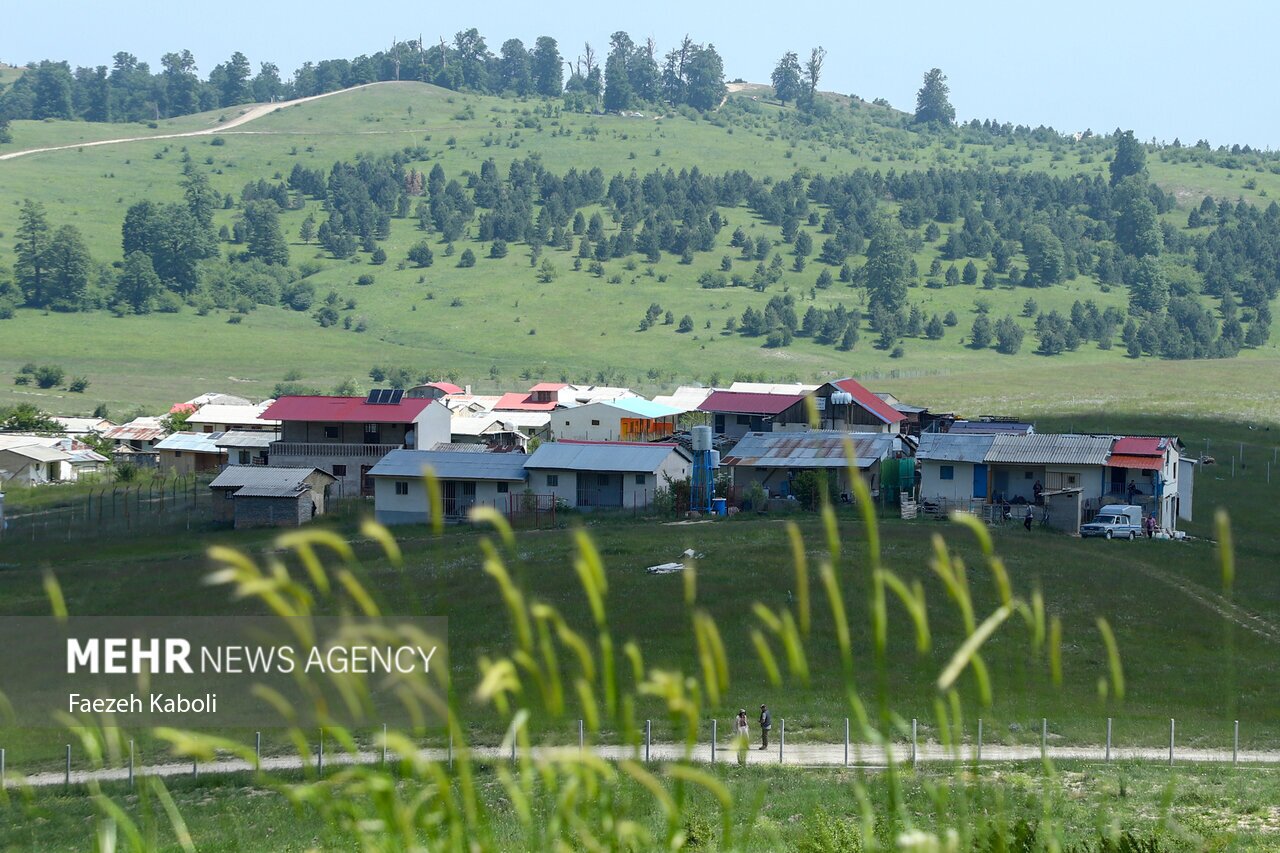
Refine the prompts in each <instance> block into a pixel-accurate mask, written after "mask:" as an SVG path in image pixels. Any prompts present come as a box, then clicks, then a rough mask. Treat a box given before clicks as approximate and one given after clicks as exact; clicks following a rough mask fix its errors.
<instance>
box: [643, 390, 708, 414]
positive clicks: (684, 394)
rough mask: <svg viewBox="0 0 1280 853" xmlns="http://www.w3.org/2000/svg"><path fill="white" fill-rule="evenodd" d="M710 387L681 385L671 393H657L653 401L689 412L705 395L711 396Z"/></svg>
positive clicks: (696, 406) (705, 397)
mask: <svg viewBox="0 0 1280 853" xmlns="http://www.w3.org/2000/svg"><path fill="white" fill-rule="evenodd" d="M712 390H713V389H711V388H695V387H693V386H692V385H681V386H680V387H679V388H677V389H676V390H675V391H674V392H673V393H671V394H657V395H655V396H654V398H653V402H655V403H660V404H662V405H664V406H671V407H672V408H676V409H679V410H680V411H681V412H691V411H693V410H695V409H697V408H698V405H699V404H700V403H701V402H702V401H703V400H705V399H707V397H710V396H711V391H712Z"/></svg>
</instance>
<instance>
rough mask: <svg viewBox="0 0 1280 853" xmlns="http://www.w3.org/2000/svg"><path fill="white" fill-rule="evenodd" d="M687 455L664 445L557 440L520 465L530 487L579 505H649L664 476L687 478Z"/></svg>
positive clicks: (665, 481)
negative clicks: (525, 472) (522, 466)
mask: <svg viewBox="0 0 1280 853" xmlns="http://www.w3.org/2000/svg"><path fill="white" fill-rule="evenodd" d="M690 462H691V457H690V455H689V453H688V452H687V451H686V450H684V449H683V448H681V447H679V446H678V445H675V444H668V443H649V444H644V443H639V442H625V441H624V442H616V441H615V442H610V441H555V442H550V443H548V444H543V445H541V446H539V447H538V449H537V450H535V451H534V452H533V454H532V455H531V456H530V457H529V459H528V461H527V462H525V464H524V467H525V470H526V471H527V472H528V474H529V477H528V484H529V488H530V489H531V490H532V491H533V492H536V493H538V494H551V495H554V496H555V497H556V498H557V499H558V500H562V501H564V502H565V503H566V504H568V505H569V506H571V507H578V508H579V509H593V508H617V509H632V508H642V507H647V506H649V505H650V504H652V503H653V498H654V493H655V492H656V491H657V489H659V488H664V487H666V485H667V482H668V480H682V479H684V478H685V477H688V476H689V473H690Z"/></svg>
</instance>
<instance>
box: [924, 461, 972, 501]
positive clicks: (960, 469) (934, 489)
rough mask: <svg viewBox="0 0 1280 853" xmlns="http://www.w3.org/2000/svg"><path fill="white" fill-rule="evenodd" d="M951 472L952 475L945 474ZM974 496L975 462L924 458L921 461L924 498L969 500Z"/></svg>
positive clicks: (927, 499) (928, 499)
mask: <svg viewBox="0 0 1280 853" xmlns="http://www.w3.org/2000/svg"><path fill="white" fill-rule="evenodd" d="M946 474H950V476H945V475H946ZM972 497H973V463H972V462H945V461H940V460H935V459H924V460H922V461H921V462H920V498H921V499H922V500H926V501H931V500H939V499H942V500H948V501H967V500H969V499H970V498H972Z"/></svg>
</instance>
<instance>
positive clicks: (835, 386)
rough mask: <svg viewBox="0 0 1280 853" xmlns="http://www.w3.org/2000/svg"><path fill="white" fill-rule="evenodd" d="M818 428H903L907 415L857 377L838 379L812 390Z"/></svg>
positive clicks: (863, 429)
mask: <svg viewBox="0 0 1280 853" xmlns="http://www.w3.org/2000/svg"><path fill="white" fill-rule="evenodd" d="M813 399H814V402H815V403H816V404H817V409H818V426H819V429H828V430H836V431H838V432H887V433H892V434H897V433H900V432H902V431H903V427H904V426H905V425H906V423H907V420H908V419H907V415H905V414H903V413H902V412H900V411H898V410H897V409H896V408H894V407H893V406H892V405H890V404H889V403H888V402H887V401H885V400H882V399H881V398H880V397H878V396H877V395H875V394H873V393H872V392H871V391H869V390H867V388H866V386H864V385H863V384H862V383H860V382H859V381H858V380H856V379H852V378H849V379H838V380H835V381H834V382H828V383H826V384H825V385H821V386H819V388H818V390H816V391H814V392H813Z"/></svg>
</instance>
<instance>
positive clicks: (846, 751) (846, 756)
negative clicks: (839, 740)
mask: <svg viewBox="0 0 1280 853" xmlns="http://www.w3.org/2000/svg"><path fill="white" fill-rule="evenodd" d="M844 766H845V767H848V766H849V718H848V717H845V718H844Z"/></svg>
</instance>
